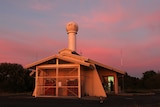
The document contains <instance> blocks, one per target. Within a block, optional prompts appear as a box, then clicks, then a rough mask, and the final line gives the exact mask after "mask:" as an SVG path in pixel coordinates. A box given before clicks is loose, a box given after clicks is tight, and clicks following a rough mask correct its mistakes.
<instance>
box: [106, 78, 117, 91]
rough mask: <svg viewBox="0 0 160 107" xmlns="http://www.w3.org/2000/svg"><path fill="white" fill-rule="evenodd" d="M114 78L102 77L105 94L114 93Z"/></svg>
mask: <svg viewBox="0 0 160 107" xmlns="http://www.w3.org/2000/svg"><path fill="white" fill-rule="evenodd" d="M114 84H115V83H114V76H103V87H104V89H105V92H106V93H114V90H115V89H114Z"/></svg>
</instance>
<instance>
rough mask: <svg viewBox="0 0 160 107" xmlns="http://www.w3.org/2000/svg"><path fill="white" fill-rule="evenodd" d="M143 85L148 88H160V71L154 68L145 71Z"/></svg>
mask: <svg viewBox="0 0 160 107" xmlns="http://www.w3.org/2000/svg"><path fill="white" fill-rule="evenodd" d="M142 80H143V86H144V88H146V89H158V88H160V82H159V81H160V73H156V72H155V71H153V70H150V71H146V72H144V73H143V77H142Z"/></svg>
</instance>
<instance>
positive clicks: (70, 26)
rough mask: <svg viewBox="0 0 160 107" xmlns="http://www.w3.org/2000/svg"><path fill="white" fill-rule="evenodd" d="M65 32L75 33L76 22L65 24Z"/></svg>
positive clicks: (76, 30)
mask: <svg viewBox="0 0 160 107" xmlns="http://www.w3.org/2000/svg"><path fill="white" fill-rule="evenodd" d="M66 31H67V33H76V34H77V32H78V24H77V23H75V22H69V23H67V25H66Z"/></svg>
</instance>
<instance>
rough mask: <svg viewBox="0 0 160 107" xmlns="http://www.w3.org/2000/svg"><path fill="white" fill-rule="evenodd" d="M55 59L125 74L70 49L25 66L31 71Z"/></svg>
mask: <svg viewBox="0 0 160 107" xmlns="http://www.w3.org/2000/svg"><path fill="white" fill-rule="evenodd" d="M55 58H58V59H61V60H65V61H68V62H73V63H77V64H81V65H84V66H87V67H91V66H92V64H95V65H98V66H100V67H103V68H105V69H109V70H111V71H115V72H117V73H120V74H125V72H124V71H122V70H119V69H116V68H113V67H110V66H107V65H105V64H102V63H99V62H97V61H94V60H92V59H88V58H86V57H83V56H81V55H79V54H78V53H76V52H73V51H71V50H69V49H63V50H61V51H59V54H56V55H51V56H49V57H46V58H43V59H41V60H39V61H36V62H33V63H31V64H28V65H26V66H25V68H27V69H30V68H33V67H36V66H38V65H40V64H42V63H44V62H47V61H49V60H52V59H55Z"/></svg>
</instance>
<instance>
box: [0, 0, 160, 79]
mask: <svg viewBox="0 0 160 107" xmlns="http://www.w3.org/2000/svg"><path fill="white" fill-rule="evenodd" d="M159 5H160V1H159V0H152V1H150V0H141V1H139V0H134V1H126V0H116V1H112V0H101V1H97V0H87V1H85V0H80V1H74V0H71V1H59V0H54V1H52V0H45V1H44V0H35V1H32V0H27V1H25V0H22V1H19V0H14V1H11V0H2V1H1V3H0V7H1V11H0V15H1V19H0V23H1V25H0V36H1V39H0V50H1V51H0V63H3V62H8V63H18V64H21V65H23V66H25V65H27V64H30V63H32V62H34V61H37V60H40V59H42V58H45V57H47V56H50V55H53V54H57V53H58V51H59V50H61V49H64V48H66V47H68V46H67V44H68V36H67V32H66V24H67V23H68V22H70V21H75V22H76V23H77V24H78V26H79V31H78V34H77V36H76V37H77V52H78V53H80V54H82V56H85V57H88V58H90V59H93V60H96V61H97V62H100V63H103V64H105V65H108V66H112V67H114V68H117V69H120V70H123V71H125V72H127V73H128V74H129V75H131V76H134V77H138V78H140V77H142V73H144V72H145V71H149V70H154V71H155V72H158V71H159V70H160V68H159V63H160V48H159V46H160V42H159V40H160V7H159Z"/></svg>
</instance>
